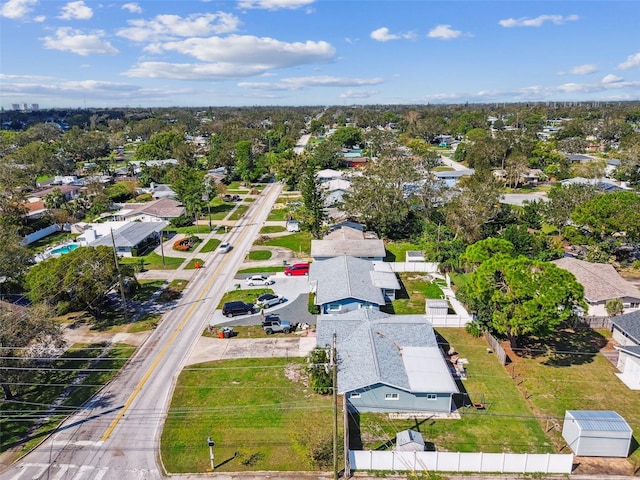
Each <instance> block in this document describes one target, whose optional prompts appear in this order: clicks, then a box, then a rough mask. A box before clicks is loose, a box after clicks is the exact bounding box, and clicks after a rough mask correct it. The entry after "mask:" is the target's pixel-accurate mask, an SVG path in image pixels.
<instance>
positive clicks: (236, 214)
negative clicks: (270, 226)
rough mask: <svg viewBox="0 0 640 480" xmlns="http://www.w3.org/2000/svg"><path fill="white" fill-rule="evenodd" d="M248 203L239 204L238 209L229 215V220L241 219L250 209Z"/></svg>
mask: <svg viewBox="0 0 640 480" xmlns="http://www.w3.org/2000/svg"><path fill="white" fill-rule="evenodd" d="M248 208H249V206H248V205H238V206H237V207H236V209H235V210H234V211H233V212H231V215H229V220H240V219H241V218H242V216H243V215H244V214H245V213H246V211H247V210H248Z"/></svg>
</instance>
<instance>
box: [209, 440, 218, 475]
mask: <svg viewBox="0 0 640 480" xmlns="http://www.w3.org/2000/svg"><path fill="white" fill-rule="evenodd" d="M207 444H208V445H209V461H210V463H211V471H213V470H215V469H216V466H215V463H214V461H213V447H214V445H215V442H214V441H213V440H211V437H207Z"/></svg>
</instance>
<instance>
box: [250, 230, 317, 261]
mask: <svg viewBox="0 0 640 480" xmlns="http://www.w3.org/2000/svg"><path fill="white" fill-rule="evenodd" d="M254 245H266V246H268V247H283V248H288V249H289V250H291V251H293V253H295V254H296V255H298V256H308V255H310V254H311V234H310V233H309V232H298V233H292V234H291V235H283V236H281V237H274V238H268V237H267V238H265V237H264V236H263V237H262V238H260V239H258V240H257V241H256V242H254Z"/></svg>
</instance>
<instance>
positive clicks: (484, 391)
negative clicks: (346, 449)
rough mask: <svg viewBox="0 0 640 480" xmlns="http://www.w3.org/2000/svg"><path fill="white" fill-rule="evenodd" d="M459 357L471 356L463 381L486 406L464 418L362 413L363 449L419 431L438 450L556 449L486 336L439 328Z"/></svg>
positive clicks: (467, 410)
mask: <svg viewBox="0 0 640 480" xmlns="http://www.w3.org/2000/svg"><path fill="white" fill-rule="evenodd" d="M436 330H437V332H438V333H439V334H440V335H442V337H443V338H444V340H446V342H448V344H449V345H451V346H453V347H454V348H455V349H456V350H457V351H458V352H459V355H460V358H467V359H468V360H469V363H468V365H467V380H464V381H463V382H462V384H463V387H464V391H466V393H467V394H468V397H467V398H468V399H470V401H471V402H480V403H483V404H484V405H485V407H486V409H485V410H476V409H474V408H472V407H462V408H461V409H460V412H461V414H462V418H461V419H460V420H455V419H442V420H435V419H434V420H431V419H427V420H420V419H418V420H395V419H389V418H388V417H387V416H386V415H380V414H363V415H361V417H360V420H361V432H362V438H363V444H364V448H365V449H373V450H375V449H377V448H383V449H386V448H388V447H385V445H388V444H387V442H389V441H390V440H393V439H395V433H396V432H397V431H401V430H404V429H406V428H413V429H417V430H419V431H420V432H421V433H422V435H423V436H424V438H425V440H426V441H428V442H433V443H434V445H435V448H436V449H437V450H440V451H453V452H455V451H461V452H478V451H482V452H503V451H506V452H515V453H523V452H529V453H553V452H554V449H553V445H552V442H551V441H550V440H549V439H548V438H547V437H546V436H545V433H544V430H543V427H542V426H541V424H540V422H539V421H538V420H537V419H536V417H535V416H534V412H533V411H532V410H531V408H530V407H529V405H528V404H527V402H526V401H525V400H524V398H523V397H522V396H521V395H520V393H519V392H518V388H517V387H516V384H515V382H514V381H513V380H512V379H511V377H510V376H509V373H508V372H507V370H506V369H505V368H504V367H503V366H502V365H500V362H498V360H497V358H496V357H495V355H488V354H487V352H486V347H487V344H486V342H485V340H484V339H483V338H474V337H472V336H471V335H469V334H468V333H466V331H465V330H464V329H462V328H437V329H436ZM445 350H448V347H445Z"/></svg>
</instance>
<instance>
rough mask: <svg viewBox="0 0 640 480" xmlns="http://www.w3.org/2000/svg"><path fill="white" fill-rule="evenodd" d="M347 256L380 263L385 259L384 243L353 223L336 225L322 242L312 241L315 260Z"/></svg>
mask: <svg viewBox="0 0 640 480" xmlns="http://www.w3.org/2000/svg"><path fill="white" fill-rule="evenodd" d="M345 255H346V256H349V257H357V258H364V259H366V260H378V261H380V260H382V259H383V258H384V257H385V248H384V241H382V240H380V239H379V238H378V237H377V236H376V235H375V234H374V233H372V232H365V231H364V228H363V227H362V226H361V225H359V224H356V223H352V222H344V223H341V224H339V225H334V226H333V227H332V228H331V230H330V231H329V233H327V234H326V235H325V236H324V238H323V239H322V240H311V256H312V257H313V259H314V260H326V259H329V258H335V257H342V256H345Z"/></svg>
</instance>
